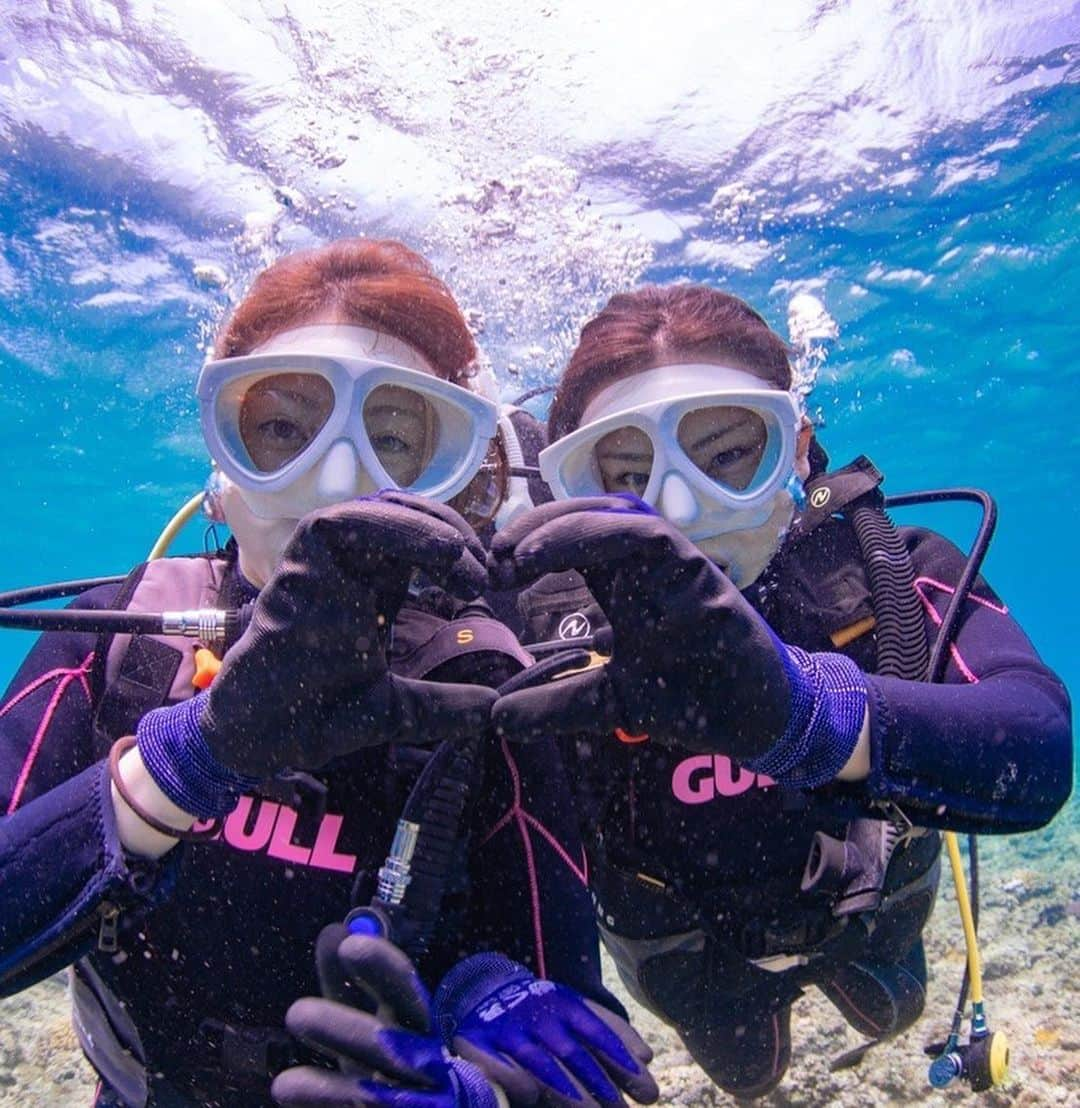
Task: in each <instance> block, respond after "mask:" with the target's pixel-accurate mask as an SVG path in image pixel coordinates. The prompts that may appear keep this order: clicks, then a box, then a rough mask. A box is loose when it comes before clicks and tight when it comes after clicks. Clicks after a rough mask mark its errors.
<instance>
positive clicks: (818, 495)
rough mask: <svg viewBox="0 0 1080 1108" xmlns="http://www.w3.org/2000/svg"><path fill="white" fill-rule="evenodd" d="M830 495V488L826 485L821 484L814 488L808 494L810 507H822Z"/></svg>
mask: <svg viewBox="0 0 1080 1108" xmlns="http://www.w3.org/2000/svg"><path fill="white" fill-rule="evenodd" d="M831 496H832V489H830V488H829V486H828V485H822V486H821V487H820V488H817V489H814V491H813V492H812V493H811V494H810V507H811V508H824V507H825V505H826V504H828V503H829V498H830V497H831Z"/></svg>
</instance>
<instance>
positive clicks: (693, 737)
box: [488, 495, 867, 787]
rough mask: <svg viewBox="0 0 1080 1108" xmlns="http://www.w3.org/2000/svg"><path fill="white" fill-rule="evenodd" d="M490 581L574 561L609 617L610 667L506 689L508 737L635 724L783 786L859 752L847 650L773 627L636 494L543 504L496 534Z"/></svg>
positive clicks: (807, 783) (500, 713)
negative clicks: (790, 641) (814, 649)
mask: <svg viewBox="0 0 1080 1108" xmlns="http://www.w3.org/2000/svg"><path fill="white" fill-rule="evenodd" d="M488 569H489V573H490V575H491V578H492V582H493V584H494V585H495V587H496V588H508V587H511V586H514V585H521V584H524V583H526V582H528V581H531V580H534V579H535V578H537V577H540V576H542V575H543V574H546V573H558V572H563V571H565V570H568V569H576V570H578V571H579V572H580V573H581V574H582V576H583V577H584V578H585V581H586V583H587V584H588V586H589V590H590V591H591V592H592V594H593V596H594V597H595V598H596V601H597V603H598V604H599V605H600V607H601V608H603V610H604V614H605V615H606V616H607V619H608V622H609V623H610V625H611V637H612V649H611V657H610V659H609V661H608V662H607V664H606V665H604V666H600V667H596V668H594V669H591V670H587V671H586V672H584V673H578V674H573V675H571V676H569V677H566V678H564V679H562V680H560V681H556V682H552V683H551V684H550V685H547V686H540V687H538V688H532V689H528V688H526V689H522V690H519V691H517V692H513V693H510V694H508V695H507V696H504V697H501V698H500V699H499V700H498V701H497V702H496V705H495V708H494V710H493V721H494V724H495V727H496V730H497V731H498V732H499V733H501V734H504V735H506V736H507V737H508V738H510V739H521V740H529V739H531V738H539V737H542V736H547V735H551V734H552V733H557V734H574V733H575V732H586V733H593V734H610V733H611V732H612V731H613V730H615V729H616V728H622V729H624V730H626V731H629V732H632V733H634V734H641V733H644V734H647V735H649V736H650V737H651V738H652V739H654V740H656V741H658V742H662V743H671V744H677V745H679V746H684V747H687V748H689V749H691V750H699V751H703V752H706V753H710V754H726V755H728V756H729V757H731V758H733V759H735V760H736V761H738V762H740V763H741V764H743V765H747V766H750V767H752V768H754V769H756V770H759V771H760V772H762V773H767V774H769V776H771V777H773V778H774V779H775V780H777V781H780V782H782V783H783V784H787V785H793V786H801V787H813V786H815V785H820V784H824V783H825V782H826V781H829V780H832V778H833V777H835V776H836V773H837V772H838V771H839V770H840V769H841V767H842V766H843V765H844V764H845V763H846V762H847V760H848V759H849V758H850V757H851V754H852V752H853V751H854V749H855V744H856V742H857V741H858V737H859V731H860V729H861V727H862V723H863V718H864V714H865V710H866V700H867V685H866V679H865V677H864V676H863V674H862V672H861V671H860V670H859V668H858V666H856V665H855V663H854V662H852V661H851V660H850V659H848V658H846V657H844V656H843V655H841V654H807V653H806V652H804V651H802V650H799V649H798V648H797V647H789V646H786V645H785V644H784V643H782V642H780V640H779V639H778V638H777V637H776V635H775V634H773V631H772V629H771V628H770V627H769V625H768V624H767V623H766V622H765V620H764V619H762V617H761V616H760V615H759V614H758V613H757V612H756V611H754V609H753V608H752V607H751V606H750V604H749V603H748V602H747V601H746V599H745V598H744V597H743V596H742V594H741V593H740V592H739V590H738V589H736V588H735V586H734V585H733V584H732V583H731V581H729V580H728V578H727V577H725V576H724V574H723V573H722V572H721V570H720V569H719V568H718V567H717V566H716V565H715V564H714V563H713V562H711V561H710V560H709V559H708V558H707V557H706V556H705V555H704V554H703V553H702V552H701V551H700V550H698V548H697V547H696V546H694V544H693V543H691V542H690V540H689V539H687V538H686V537H685V536H684V535H682V534H681V533H680V532H679V531H678V530H677V529H676V528H675V527H674V526H673V525H672V524H671V523H669V522H668V521H667V520H666V519H664V518H663V517H662V516H660V515H658V514H657V513H656V512H655V511H654V510H653V509H652V508H650V507H649V506H648V505H647V504H645V503H643V502H642V501H640V500H638V499H637V498H636V497H633V496H626V495H618V496H603V497H586V498H581V499H577V500H559V501H555V502H553V503H550V504H544V505H542V506H541V507H539V508H535V509H533V510H532V511H530V512H527V513H525V514H524V515H521V516H519V517H518V518H517V519H515V520H514V521H513V522H512V523H510V524H509V525H508V526H507V527H506V528H505V529H504V530H502V531H500V532H499V534H498V535H496V536H495V539H494V541H493V542H492V546H491V552H490V554H489V556H488Z"/></svg>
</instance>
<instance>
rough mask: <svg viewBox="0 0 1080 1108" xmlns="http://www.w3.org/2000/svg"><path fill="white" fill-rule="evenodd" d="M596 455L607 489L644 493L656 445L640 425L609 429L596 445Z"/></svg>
mask: <svg viewBox="0 0 1080 1108" xmlns="http://www.w3.org/2000/svg"><path fill="white" fill-rule="evenodd" d="M593 457H594V459H595V462H596V466H597V469H598V470H599V473H600V481H601V484H602V485H603V487H604V491H605V492H631V493H633V494H634V495H635V496H641V494H642V493H643V492H644V491H645V486H646V485H648V483H649V474H650V473H651V472H652V465H653V444H652V440H651V439H650V438H649V436H648V435H647V434H645V432H644V431H642V430H641V428H639V427H620V428H618V430H615V431H609V432H608V433H607V434H606V435H605V436H604V437H603V438H602V439H600V441H599V442H598V443H597V444H596V446H595V447H594V448H593Z"/></svg>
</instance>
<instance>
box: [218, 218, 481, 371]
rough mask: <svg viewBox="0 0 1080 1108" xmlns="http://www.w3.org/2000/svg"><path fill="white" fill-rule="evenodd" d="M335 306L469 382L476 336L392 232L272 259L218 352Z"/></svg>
mask: <svg viewBox="0 0 1080 1108" xmlns="http://www.w3.org/2000/svg"><path fill="white" fill-rule="evenodd" d="M330 309H336V310H337V311H338V312H339V313H340V314H341V316H342V317H343V318H344V319H346V320H348V321H349V322H350V323H356V324H357V325H359V326H361V327H371V328H373V329H375V330H378V331H384V332H386V333H387V334H388V335H393V336H394V337H395V338H398V339H401V340H402V341H404V342H407V343H409V345H410V346H414V347H416V349H417V350H419V351H420V353H421V354H423V355H424V357H425V358H427V360H428V361H429V362H430V363H431V366H432V368H433V369H434V370H435V371H436V372H437V373H438V375H439V376H440V377H442V378H444V379H445V380H447V381H452V382H453V383H454V384H456V385H465V384H466V383H467V381H468V378H469V377H471V376H472V370H473V362H474V361H475V360H476V344H475V343H474V342H473V338H472V335H471V334H470V333H469V328H468V325H467V324H466V322H465V318H464V316H463V315H462V314H461V309H460V308H459V307H458V306H457V303H456V301H455V300H454V298H453V296H452V295H451V293H450V290H449V289H448V288H447V287H446V285H445V284H443V282H442V281H441V280H439V278H438V277H436V276H435V274H434V272H433V271H432V269H431V266H429V265H428V263H427V262H426V261H425V260H424V259H423V258H422V257H420V255H419V254H417V253H416V252H415V251H413V250H410V249H409V248H408V247H407V246H404V245H403V244H402V243H400V242H394V241H393V240H391V239H339V240H338V241H336V242H331V243H327V245H325V246H319V247H316V248H315V249H313V250H303V251H300V252H298V253H296V254H290V255H288V256H287V257H285V258H281V259H279V260H278V261H276V262H274V264H273V265H271V266H270V267H269V268H268V269H264V270H263V271H262V273H260V274H259V275H258V277H256V278H255V281H254V283H253V284H252V286H251V288H250V289H249V290H248V292H247V295H246V296H245V297H244V298H243V300H241V301H240V303H239V304H237V306H236V308H235V309H234V310H233V313H232V315H231V316H230V317H229V319H228V321H227V323H226V324H225V326H224V327H223V328H222V330H221V332H220V334H219V335H218V337H217V342H216V343H215V344H214V356H215V357H217V358H232V357H236V356H238V355H241V354H249V353H250V352H251V351H252V350H254V349H255V348H256V347H258V346H261V345H262V344H263V343H264V342H266V341H267V340H268V339H270V338H272V337H273V336H274V335H277V334H280V333H281V332H282V331H288V330H290V329H291V328H293V327H300V326H302V325H303V324H304V323H305V322H306V321H307V320H309V319H313V318H315V317H316V316H318V315H321V314H322V313H324V312H326V311H328V310H330Z"/></svg>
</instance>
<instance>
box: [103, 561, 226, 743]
mask: <svg viewBox="0 0 1080 1108" xmlns="http://www.w3.org/2000/svg"><path fill="white" fill-rule="evenodd" d="M226 565H227V560H226V559H222V558H220V557H218V556H214V555H209V556H196V557H185V558H162V559H159V560H157V561H153V562H147V563H144V564H143V565H141V566H138V567H136V569H134V570H133V571H132V572H131V573H130V574H129V575H128V579H127V580H126V581H125V582H124V584H123V586H122V587H121V590H120V593H119V595H118V596H117V601H116V606H117V607H118V608H123V609H125V610H127V609H131V610H134V611H149V612H153V611H165V610H181V609H188V608H206V607H212V606H214V605H215V604H216V603H217V602H218V594H219V592H220V590H221V585H222V579H223V570H224V568H225V566H226ZM206 645H209V644H206ZM194 657H195V652H194V649H193V644H192V643H191V642H190V641H189V640H187V639H183V638H177V637H176V636H168V635H101V636H99V638H98V643H97V651H96V653H95V658H94V670H95V671H96V676H95V680H96V681H97V682H98V684H97V686H96V687H95V688H96V690H98V691H97V696H96V704H97V708H96V710H95V713H94V740H95V744H96V747H97V749H98V751H99V752H102V753H103V752H104V750H107V749H108V747H109V746H110V745H111V744H112V743H113V742H114V741H115V740H116V739H117V738H119V737H120V736H121V735H126V734H131V732H132V730H133V728H134V727H135V725H136V724H137V723H138V721H139V720H140V719H141V718H142V717H143V716H144V715H145V714H146V713H147V712H149V711H150V710H151V709H153V708H159V707H160V706H161V705H162V704H164V703H166V702H167V701H169V700H174V701H175V700H183V699H185V698H186V697H189V696H191V694H192V691H193V687H192V685H191V677H192V676H193V674H194V667H195V661H194Z"/></svg>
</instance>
